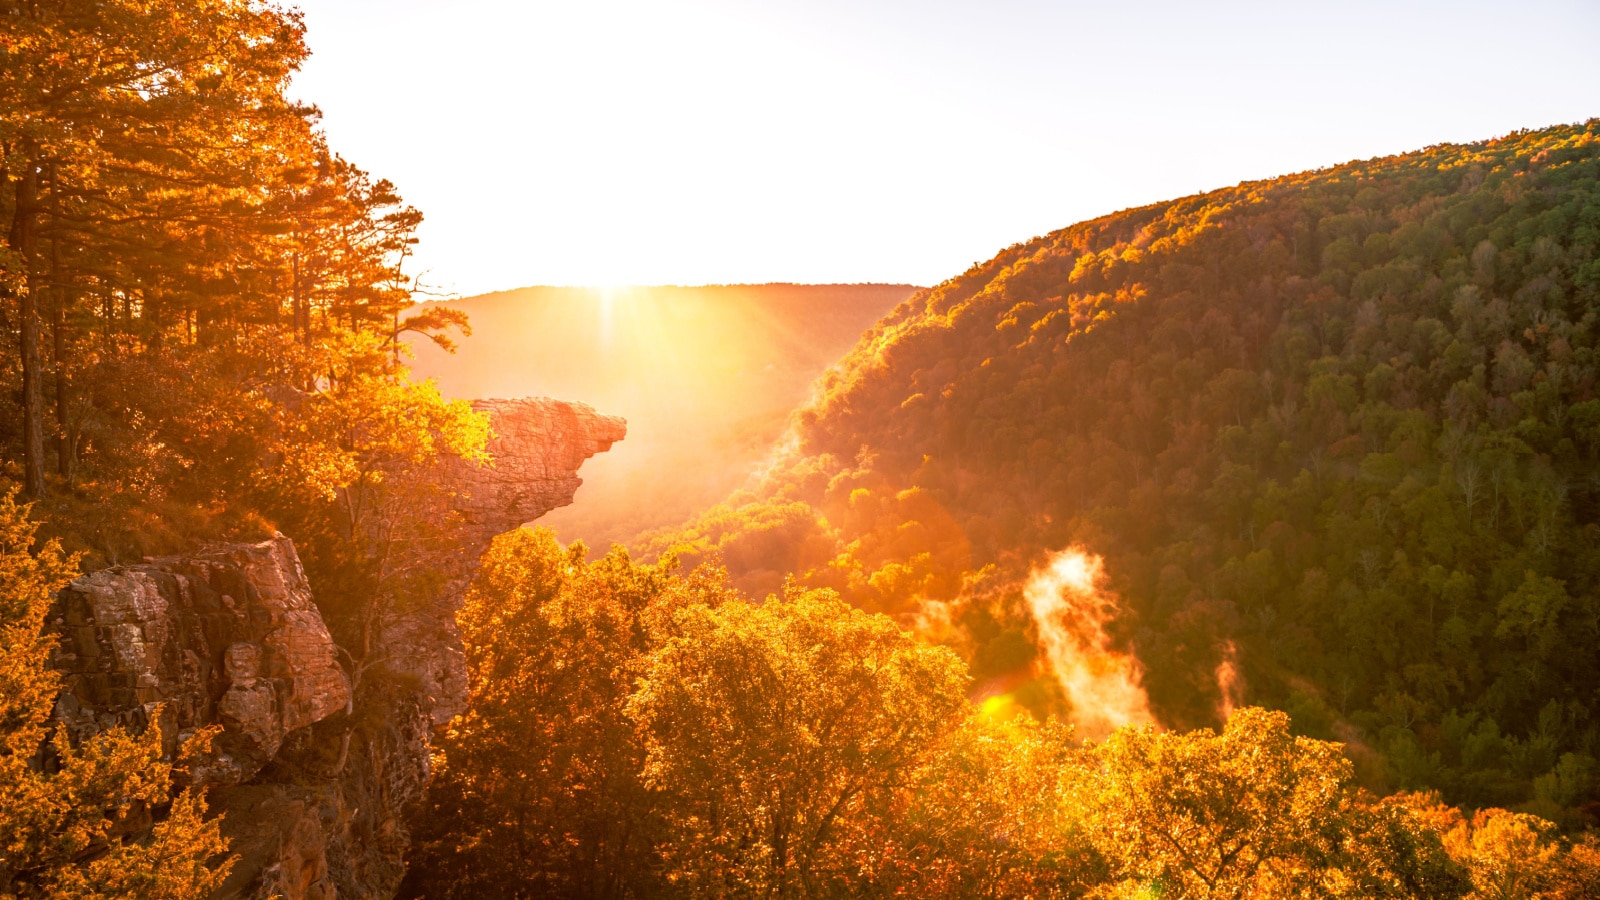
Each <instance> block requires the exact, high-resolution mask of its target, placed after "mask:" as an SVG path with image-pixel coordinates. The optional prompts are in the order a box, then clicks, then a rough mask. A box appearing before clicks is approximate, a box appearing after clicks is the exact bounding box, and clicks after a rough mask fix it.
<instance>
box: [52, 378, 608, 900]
mask: <svg viewBox="0 0 1600 900" xmlns="http://www.w3.org/2000/svg"><path fill="white" fill-rule="evenodd" d="M477 406H478V408H479V409H480V410H483V411H485V412H488V413H489V415H490V420H491V425H492V426H493V428H494V433H495V436H494V438H493V440H492V441H491V443H490V445H489V448H488V449H489V453H490V455H491V457H492V458H493V460H494V461H493V463H491V464H490V465H487V466H479V465H475V464H472V463H469V462H467V461H464V460H451V461H447V462H446V463H445V464H444V465H442V466H441V468H440V471H439V472H438V473H437V478H436V480H437V483H438V486H439V487H440V488H442V491H440V494H441V496H443V497H445V498H446V500H445V502H446V503H447V504H448V505H449V506H451V507H452V508H453V515H454V516H456V517H457V522H458V527H457V528H456V530H458V531H459V532H460V533H461V540H460V541H459V543H458V544H457V545H455V546H454V547H453V548H452V550H451V551H450V552H449V553H448V554H446V558H444V559H443V560H440V561H439V562H438V564H439V565H440V566H441V567H442V569H443V570H444V571H443V572H442V573H441V574H442V575H443V576H444V577H443V578H442V579H441V583H442V587H441V588H440V589H439V591H438V595H437V596H436V597H433V598H432V599H431V601H430V602H426V603H424V604H422V605H421V608H414V609H411V610H410V611H409V612H408V613H407V615H405V616H403V617H402V616H397V615H395V616H388V617H386V618H384V619H382V620H381V621H380V623H379V634H378V637H377V641H376V642H375V646H374V648H373V653H374V655H375V656H376V657H377V658H378V659H380V660H385V662H384V663H382V665H381V666H378V667H377V668H378V669H379V670H381V671H384V672H386V673H387V674H388V675H390V676H391V677H387V678H382V677H373V676H372V673H371V672H370V671H366V672H365V677H363V671H364V669H363V667H361V666H357V665H356V664H355V662H354V657H353V656H352V654H351V653H349V652H347V651H346V649H344V648H341V647H339V646H338V645H337V644H336V643H335V641H334V638H333V637H332V635H331V634H330V630H329V628H328V625H327V622H326V620H325V619H324V616H323V611H322V610H320V609H319V608H318V606H317V604H316V602H315V599H314V593H313V588H314V586H313V585H310V584H308V583H307V580H306V575H305V572H304V570H303V568H302V567H301V565H300V561H299V558H298V556H297V555H296V553H295V548H294V545H293V543H292V542H291V541H290V540H289V539H288V538H286V537H284V536H282V535H277V536H274V537H273V538H272V539H270V540H267V541H263V542H261V543H257V544H231V545H225V546H218V547H213V548H209V549H206V550H203V551H201V552H198V553H195V554H193V555H190V556H183V557H169V558H162V559H152V560H148V561H146V562H145V563H144V564H142V565H136V566H119V567H115V568H111V569H106V570H103V571H100V572H95V573H93V574H91V575H87V576H84V577H82V578H79V579H77V580H76V581H74V582H73V583H72V584H71V585H70V586H68V587H67V588H66V589H64V590H63V591H62V592H61V595H60V597H59V601H58V605H57V608H56V610H55V613H54V615H53V622H54V624H55V627H56V628H57V629H58V630H59V631H60V633H61V638H62V640H61V646H60V649H59V651H58V652H57V654H56V659H55V663H56V665H57V667H58V668H59V669H60V671H62V673H63V675H64V679H63V681H64V684H63V691H62V693H61V695H60V697H59V698H58V700H57V704H56V716H57V718H58V719H59V720H60V722H61V723H62V725H63V726H64V727H65V728H66V729H68V731H69V732H70V733H71V734H72V736H73V737H74V738H75V739H80V740H81V739H84V738H87V737H89V736H92V735H93V734H95V733H96V732H99V731H101V730H104V729H107V728H110V727H113V726H117V725H125V726H131V727H133V728H135V729H140V728H145V727H149V726H150V725H152V724H156V725H158V726H159V727H160V728H161V732H162V735H163V738H164V740H165V742H166V749H167V751H168V753H169V754H170V753H176V751H177V748H178V745H179V743H180V742H181V741H182V740H184V739H185V738H186V737H187V736H188V735H189V734H192V733H193V732H194V731H196V730H197V729H200V728H206V727H213V726H215V727H218V728H220V733H219V734H218V736H217V738H216V740H215V741H214V743H213V752H212V753H211V754H210V755H209V756H207V757H206V758H205V760H204V761H203V762H202V763H201V764H199V765H197V766H195V767H194V769H193V773H192V777H193V778H194V779H195V780H196V781H199V782H202V783H203V784H204V785H205V787H206V788H207V790H208V791H209V797H210V800H211V805H212V809H213V810H214V811H219V812H221V813H222V814H223V815H224V819H223V829H224V833H225V834H226V835H227V836H228V837H229V838H230V841H231V851H232V852H233V853H234V854H236V855H238V857H239V862H238V863H237V864H236V866H235V867H234V869H233V871H232V873H231V875H230V877H229V878H228V881H227V883H226V884H225V885H224V886H223V889H222V890H221V892H220V893H219V894H218V896H219V897H248V898H252V900H254V898H262V900H265V898H269V897H282V898H285V900H334V898H356V897H362V898H365V897H387V896H392V895H393V893H394V890H395V888H396V887H397V886H398V885H399V882H400V878H401V877H402V875H403V874H404V861H403V857H404V852H405V849H406V844H407V839H408V835H407V831H406V827H405V817H406V813H407V811H408V810H410V809H412V808H414V807H415V806H416V804H417V803H418V802H419V801H420V800H421V799H422V794H423V791H424V790H425V787H426V784H427V779H428V774H429V771H428V765H429V746H428V738H429V735H430V733H431V729H432V726H433V725H434V724H435V723H438V722H442V721H445V720H447V719H448V718H449V716H450V715H453V714H454V713H455V712H456V711H459V710H460V709H461V708H463V706H464V704H465V701H466V681H465V669H464V667H463V666H462V660H461V637H460V634H459V632H458V631H457V630H456V627H455V619H454V614H455V611H456V610H457V609H458V608H459V607H460V603H461V598H462V594H463V593H464V591H465V588H466V584H467V582H468V581H469V580H470V578H471V575H472V572H473V570H474V568H475V566H476V563H477V560H478V557H479V556H480V555H481V554H482V552H483V550H484V549H485V548H486V547H487V546H488V543H489V541H490V540H492V539H493V537H494V535H496V534H499V533H501V532H503V531H506V530H509V529H511V528H515V527H517V526H518V525H521V524H524V523H526V522H529V521H532V520H534V519H536V518H538V517H539V516H541V515H543V514H544V513H546V512H548V511H550V510H552V509H555V508H556V507H559V506H564V505H566V504H568V503H571V502H572V498H573V494H574V492H575V491H576V490H577V488H578V486H579V485H580V484H581V483H582V481H581V480H580V479H579V478H578V477H577V470H578V468H579V466H581V465H582V464H583V461H584V460H586V459H588V458H589V457H590V456H593V455H594V454H596V453H600V452H603V451H605V450H607V449H609V448H610V446H611V445H612V444H613V443H614V442H616V441H618V440H621V439H622V437H623V436H624V434H625V433H626V425H625V423H624V422H623V420H621V419H619V418H616V417H612V416H603V415H600V414H599V413H596V412H595V411H594V410H593V409H591V408H589V407H588V406H585V405H583V404H578V403H562V402H559V401H554V400H546V399H529V400H490V401H481V402H480V403H478V404H477ZM352 676H354V677H352ZM395 676H398V677H395Z"/></svg>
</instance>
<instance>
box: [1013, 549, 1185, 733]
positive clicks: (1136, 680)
mask: <svg viewBox="0 0 1600 900" xmlns="http://www.w3.org/2000/svg"><path fill="white" fill-rule="evenodd" d="M1102 570H1103V563H1102V560H1101V559H1100V557H1098V556H1094V555H1092V554H1089V553H1085V552H1084V551H1083V550H1081V549H1078V548H1076V547H1069V548H1067V549H1066V550H1062V551H1061V552H1059V553H1057V554H1055V555H1054V556H1052V557H1051V558H1050V561H1049V562H1048V563H1047V564H1046V565H1045V566H1044V567H1043V568H1041V569H1035V570H1034V571H1033V573H1032V574H1031V575H1030V576H1029V577H1028V583H1027V584H1026V585H1025V586H1024V587H1023V589H1022V594H1023V597H1024V598H1025V599H1026V600H1027V602H1028V608H1029V610H1030V611H1031V612H1032V613H1033V621H1034V624H1035V625H1036V626H1037V627H1038V629H1039V641H1040V643H1041V644H1042V645H1043V647H1042V649H1043V650H1044V652H1045V657H1046V659H1047V660H1048V662H1049V663H1050V668H1051V670H1052V671H1053V672H1054V673H1055V676H1056V680H1057V681H1059V682H1060V683H1061V689H1062V690H1063V691H1065V692H1066V695H1067V699H1068V700H1069V701H1070V702H1071V703H1072V716H1071V718H1072V721H1073V722H1074V723H1075V724H1076V725H1077V726H1078V730H1079V732H1080V733H1081V734H1083V736H1084V737H1087V738H1090V739H1094V740H1098V739H1100V738H1103V737H1105V736H1106V735H1108V734H1110V733H1111V732H1112V731H1114V730H1116V729H1117V728H1118V727H1120V726H1122V725H1130V724H1131V725H1154V724H1156V720H1155V716H1153V715H1151V714H1150V699H1149V697H1147V696H1146V695H1145V692H1144V687H1143V685H1142V684H1141V681H1142V679H1143V675H1144V669H1143V667H1142V666H1140V665H1139V662H1138V660H1136V659H1134V658H1133V657H1131V656H1129V655H1128V654H1126V653H1123V652H1121V651H1119V650H1117V649H1116V648H1114V647H1113V646H1112V645H1111V638H1110V637H1109V636H1108V635H1107V634H1106V631H1105V623H1106V622H1107V621H1108V620H1109V619H1110V618H1111V614H1112V612H1113V611H1114V610H1115V608H1116V597H1115V595H1113V594H1110V593H1108V592H1106V591H1104V590H1101V589H1100V581H1101V575H1102Z"/></svg>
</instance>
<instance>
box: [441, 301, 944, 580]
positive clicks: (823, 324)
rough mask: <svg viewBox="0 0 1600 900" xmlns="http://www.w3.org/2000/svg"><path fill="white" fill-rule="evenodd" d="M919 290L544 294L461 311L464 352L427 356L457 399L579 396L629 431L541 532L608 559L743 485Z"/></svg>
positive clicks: (456, 305)
mask: <svg viewBox="0 0 1600 900" xmlns="http://www.w3.org/2000/svg"><path fill="white" fill-rule="evenodd" d="M915 290H917V289H916V288H915V287H913V286H911V285H875V284H864V285H798V284H763V285H708V286H701V287H683V286H660V287H625V288H594V287H590V288H585V287H531V288H521V289H518V290H513V291H502V292H498V293H494V294H485V295H481V296H477V297H468V298H464V299H460V300H452V301H449V302H448V303H447V304H445V305H446V306H448V307H450V308H453V309H458V310H461V311H464V312H466V313H467V314H468V315H469V317H470V319H471V323H472V328H473V333H472V336H471V337H468V338H466V339H464V340H462V341H461V348H460V351H459V352H458V353H457V354H455V355H449V354H445V353H443V352H442V351H440V350H439V349H438V348H436V347H434V346H433V345H432V344H430V343H427V342H422V343H420V344H418V345H416V350H417V360H416V363H415V367H414V368H415V372H416V374H417V375H418V376H420V377H430V378H434V379H436V380H437V381H438V382H439V384H440V387H441V389H442V390H443V391H444V392H445V393H446V394H448V395H450V396H454V397H467V398H472V397H517V396H524V395H545V396H556V397H568V398H572V399H578V400H582V401H584V402H586V403H589V404H591V405H593V406H594V407H595V408H596V409H598V410H600V411H601V412H604V413H607V414H612V415H620V416H622V417H623V418H625V419H627V420H628V429H629V433H628V439H627V440H626V441H624V442H623V443H621V444H618V445H617V447H616V448H615V449H613V450H612V451H611V452H610V453H608V454H606V455H604V456H602V457H599V458H597V459H595V460H594V461H592V462H590V463H589V464H588V465H587V466H586V467H585V468H584V472H583V477H584V482H585V484H584V486H583V487H582V488H581V489H580V490H579V493H578V497H577V501H576V503H575V504H574V505H573V506H571V507H568V508H566V509H562V510H558V511H556V512H554V513H552V514H550V515H548V516H546V517H545V518H544V519H543V520H541V523H542V524H548V525H550V526H552V527H554V528H556V529H557V531H558V532H559V533H560V535H561V537H562V539H563V540H566V541H570V540H573V539H577V538H582V539H584V540H585V541H587V542H588V543H589V544H590V545H592V546H598V548H599V549H604V548H605V546H607V545H609V544H610V543H611V542H613V541H627V540H629V539H631V538H633V537H634V536H635V535H636V534H638V533H639V532H641V531H644V530H646V529H650V528H657V527H661V526H663V525H669V524H675V523H677V522H681V521H682V520H683V519H684V518H686V517H688V516H689V515H691V514H693V513H694V512H695V511H696V510H699V509H704V508H705V507H707V506H709V505H711V504H713V503H715V502H717V501H718V500H720V499H721V498H723V497H725V496H727V494H728V492H729V491H732V490H733V489H735V488H736V487H738V486H740V485H741V484H743V483H744V481H745V479H746V478H747V477H748V475H749V474H750V472H751V470H752V469H753V468H754V467H756V466H757V465H758V464H759V463H760V462H761V460H762V459H763V458H764V457H766V456H767V455H768V454H769V453H770V452H771V450H772V445H773V443H774V442H775V441H776V440H777V439H779V438H780V437H782V435H783V434H784V431H785V427H786V425H785V423H786V421H787V417H788V415H789V413H790V412H791V411H792V410H793V409H794V408H795V407H796V406H799V405H800V404H802V403H803V402H805V401H806V400H807V399H808V398H809V397H810V394H811V386H812V383H813V382H814V381H815V380H816V379H817V378H818V377H819V376H820V375H821V374H822V373H823V372H824V371H825V370H826V369H827V368H828V366H830V365H832V364H833V363H835V362H836V361H838V360H839V359H840V358H841V357H842V356H844V354H845V352H846V351H847V350H849V349H850V347H851V346H853V345H854V344H855V342H856V339H857V338H858V337H859V336H860V334H861V333H862V332H863V331H864V330H866V329H867V328H868V327H870V326H871V325H872V323H874V322H876V321H877V320H878V319H879V318H881V317H882V316H883V315H885V314H886V313H888V312H889V311H890V310H891V309H893V308H894V307H895V306H896V305H897V304H899V303H900V302H901V301H903V300H904V299H905V298H907V297H909V296H910V295H911V294H912V293H913V292H914V291H915Z"/></svg>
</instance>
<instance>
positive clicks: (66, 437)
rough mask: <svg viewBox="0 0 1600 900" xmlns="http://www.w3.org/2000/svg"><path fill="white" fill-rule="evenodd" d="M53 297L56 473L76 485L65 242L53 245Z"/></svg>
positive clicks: (51, 259) (70, 300)
mask: <svg viewBox="0 0 1600 900" xmlns="http://www.w3.org/2000/svg"><path fill="white" fill-rule="evenodd" d="M50 288H51V290H50V297H51V299H52V300H54V301H55V302H54V303H53V304H52V308H51V310H50V313H51V316H50V343H51V350H52V353H51V368H52V369H53V370H54V371H53V372H52V373H51V374H53V375H54V376H55V379H56V392H55V393H56V396H55V401H56V473H57V474H59V475H60V476H61V477H62V478H63V479H64V480H65V481H66V482H67V484H68V485H71V484H72V470H73V463H74V462H76V460H77V441H76V439H75V438H76V435H74V434H73V430H72V422H71V417H70V414H69V410H68V402H67V400H68V396H69V394H70V385H69V384H68V383H67V307H68V306H69V305H70V304H71V303H72V291H71V289H70V288H68V287H67V276H66V273H65V272H63V271H62V269H61V241H60V239H59V238H55V239H52V240H51V241H50Z"/></svg>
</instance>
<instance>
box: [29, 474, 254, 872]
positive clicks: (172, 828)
mask: <svg viewBox="0 0 1600 900" xmlns="http://www.w3.org/2000/svg"><path fill="white" fill-rule="evenodd" d="M35 527H36V526H35V524H34V523H32V522H30V521H28V519H27V509H26V508H25V507H20V506H18V505H17V504H16V503H15V502H14V500H13V496H12V494H11V493H10V492H6V493H4V494H0V711H3V718H0V749H3V752H0V885H5V886H6V887H5V888H3V889H4V890H5V891H6V893H5V894H4V896H8V897H9V896H51V897H59V898H85V900H88V898H106V900H110V898H113V897H133V896H137V897H151V898H161V900H183V898H199V897H205V896H209V894H210V892H211V889H212V888H213V887H214V886H215V885H216V884H218V883H220V881H221V879H222V877H223V876H224V875H226V873H227V869H228V865H229V864H227V863H224V864H221V865H218V864H216V862H215V858H216V857H217V856H218V855H219V854H220V853H222V852H223V851H224V850H225V849H226V845H225V843H224V842H223V840H222V837H221V834H220V831H219V830H218V824H217V822H216V821H211V822H205V821H204V820H203V815H202V814H203V811H204V801H203V799H202V798H201V797H199V796H198V795H194V794H192V793H190V792H185V793H184V794H182V795H181V796H180V797H179V798H178V799H177V801H176V802H174V804H173V807H172V812H171V814H170V815H169V817H168V818H167V819H166V820H165V821H164V822H163V823H161V824H160V825H158V826H156V828H155V830H154V831H153V832H151V836H150V839H149V840H148V841H141V840H138V838H139V837H140V832H141V831H142V830H143V829H142V828H140V827H139V822H140V817H142V816H145V815H148V814H149V810H150V809H151V808H152V807H157V806H161V805H163V804H165V803H166V802H167V801H168V799H169V783H170V772H171V767H170V766H169V765H168V764H167V763H166V762H164V761H163V760H162V758H161V735H160V732H159V730H158V729H157V728H150V729H148V730H146V731H145V733H144V734H142V735H138V736H135V735H130V734H128V733H127V732H126V731H123V730H122V729H113V730H110V731H107V732H103V733H101V734H98V735H95V736H94V737H92V738H90V739H88V740H86V741H84V742H83V743H82V744H81V745H79V746H72V744H71V743H70V742H69V741H68V740H67V737H66V735H65V733H64V732H62V731H60V730H56V731H55V732H54V733H53V735H50V734H49V731H48V727H47V722H48V719H49V716H50V711H51V707H52V706H53V704H54V702H55V695H56V691H57V689H58V684H59V682H58V678H57V676H56V674H55V673H54V672H53V671H51V670H50V669H49V668H48V667H47V665H48V656H49V651H50V648H51V647H52V646H53V645H54V643H55V637H54V635H53V634H50V633H48V632H46V631H45V629H44V619H45V616H46V614H47V612H48V610H49V607H50V603H51V600H52V597H53V595H54V593H55V591H57V590H59V589H60V587H61V586H62V585H63V584H65V583H66V581H67V580H68V579H69V578H70V577H71V575H72V571H73V568H74V566H75V563H76V559H75V558H69V557H66V556H64V555H63V554H62V553H61V550H60V547H59V546H57V545H56V544H55V543H54V542H51V543H49V544H46V545H45V546H44V547H43V548H41V549H40V550H38V551H37V552H34V550H33V548H32V543H33V541H32V538H33V534H34V531H35ZM156 718H159V717H158V716H152V719H156ZM47 736H48V737H47ZM47 739H48V741H49V743H50V746H49V748H48V750H49V751H50V753H51V755H53V757H54V763H53V765H52V766H50V767H48V769H47V768H46V767H44V766H42V765H38V760H39V754H42V753H44V751H45V749H46V748H45V747H43V746H42V744H43V743H44V742H45V741H46V740H47ZM86 857H92V858H90V859H88V860H87V861H86Z"/></svg>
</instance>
